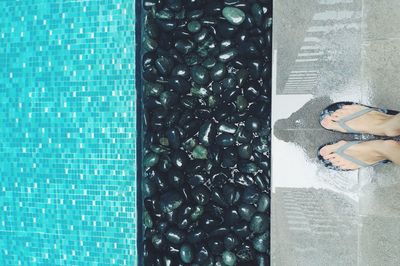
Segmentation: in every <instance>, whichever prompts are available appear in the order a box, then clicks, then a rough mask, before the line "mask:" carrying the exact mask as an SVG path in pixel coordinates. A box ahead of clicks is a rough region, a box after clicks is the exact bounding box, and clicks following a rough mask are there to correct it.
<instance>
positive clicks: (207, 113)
mask: <svg viewBox="0 0 400 266" xmlns="http://www.w3.org/2000/svg"><path fill="white" fill-rule="evenodd" d="M194 113H195V115H196V116H197V118H199V119H200V120H207V119H211V118H212V112H211V110H210V109H209V108H207V109H206V108H204V109H196V110H195V112H194Z"/></svg>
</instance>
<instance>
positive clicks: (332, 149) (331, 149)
mask: <svg viewBox="0 0 400 266" xmlns="http://www.w3.org/2000/svg"><path fill="white" fill-rule="evenodd" d="M389 142H390V141H386V140H372V141H366V142H361V143H358V144H355V145H352V146H350V147H349V148H347V149H346V150H345V151H344V154H346V155H348V156H350V157H351V158H354V159H355V160H358V161H361V162H363V163H365V164H367V165H373V164H375V163H377V162H380V161H384V160H388V159H389V158H388V155H387V154H386V151H387V149H388V148H389V146H388V145H390V143H389ZM346 143H347V141H344V140H341V141H339V142H337V143H335V144H332V145H327V146H325V147H323V148H322V149H321V150H320V151H319V153H320V155H321V156H322V157H323V158H324V159H325V160H327V161H329V162H331V163H332V165H334V166H336V167H338V168H340V169H342V170H356V169H359V168H361V167H362V166H361V165H359V164H356V163H354V162H352V161H350V160H347V159H345V158H343V157H342V156H340V155H339V154H337V153H336V151H337V150H338V149H339V148H340V147H342V146H343V145H345V144H346ZM392 152H396V151H395V150H394V151H392ZM397 152H400V150H397Z"/></svg>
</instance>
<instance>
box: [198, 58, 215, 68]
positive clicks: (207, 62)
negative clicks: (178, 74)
mask: <svg viewBox="0 0 400 266" xmlns="http://www.w3.org/2000/svg"><path fill="white" fill-rule="evenodd" d="M216 64H217V60H216V59H215V58H214V57H211V56H210V57H207V58H206V59H204V61H203V62H202V63H201V65H202V66H203V67H205V68H207V69H212V68H213V67H215V65H216Z"/></svg>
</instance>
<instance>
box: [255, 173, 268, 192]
mask: <svg viewBox="0 0 400 266" xmlns="http://www.w3.org/2000/svg"><path fill="white" fill-rule="evenodd" d="M267 178H268V177H265V176H263V175H262V174H258V175H256V176H255V177H254V181H255V183H256V185H257V187H259V188H260V189H261V190H266V189H267V188H268V187H269V182H268V181H267Z"/></svg>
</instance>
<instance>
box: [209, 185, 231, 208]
mask: <svg viewBox="0 0 400 266" xmlns="http://www.w3.org/2000/svg"><path fill="white" fill-rule="evenodd" d="M211 200H212V201H213V202H215V203H216V204H217V205H219V206H221V207H228V204H227V203H226V201H225V199H224V196H223V193H222V191H221V190H219V189H213V190H212V191H211Z"/></svg>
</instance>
